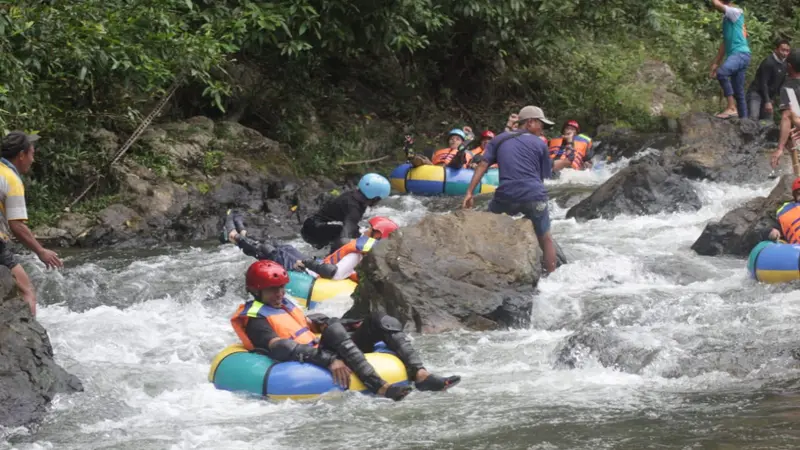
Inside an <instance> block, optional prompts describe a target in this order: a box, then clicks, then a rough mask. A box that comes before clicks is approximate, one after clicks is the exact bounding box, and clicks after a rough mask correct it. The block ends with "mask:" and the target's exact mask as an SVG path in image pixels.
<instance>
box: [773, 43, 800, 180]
mask: <svg viewBox="0 0 800 450" xmlns="http://www.w3.org/2000/svg"><path fill="white" fill-rule="evenodd" d="M786 69H787V71H788V72H789V78H787V79H786V82H785V83H783V86H781V92H780V96H781V103H780V105H779V106H778V109H780V111H781V134H780V137H779V138H778V149H777V150H775V152H774V153H773V154H772V168H773V169H774V168H777V167H778V163H779V162H780V159H781V155H783V149H784V148H786V144H787V143H789V135H790V134H791V132H792V107H791V105H790V104H789V94H788V93H787V92H786V90H787V89H792V90H794V93H795V96H796V97H797V98H798V100H800V50H797V49H795V50H792V51H791V52H790V53H789V57H788V58H786Z"/></svg>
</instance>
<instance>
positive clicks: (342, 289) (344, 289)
mask: <svg viewBox="0 0 800 450" xmlns="http://www.w3.org/2000/svg"><path fill="white" fill-rule="evenodd" d="M355 289H356V282H355V281H353V280H350V279H349V278H346V279H344V280H329V279H326V278H314V277H313V276H311V275H309V274H307V273H305V272H296V271H294V270H290V271H289V284H287V285H286V293H287V294H289V296H291V297H292V299H293V300H295V301H296V303H297V304H298V305H300V306H302V307H303V308H306V309H308V310H311V309H314V308H316V307H317V305H319V304H320V303H321V302H324V301H325V300H329V299H331V298H333V297H339V296H342V295H350V294H352V293H353V291H354V290H355Z"/></svg>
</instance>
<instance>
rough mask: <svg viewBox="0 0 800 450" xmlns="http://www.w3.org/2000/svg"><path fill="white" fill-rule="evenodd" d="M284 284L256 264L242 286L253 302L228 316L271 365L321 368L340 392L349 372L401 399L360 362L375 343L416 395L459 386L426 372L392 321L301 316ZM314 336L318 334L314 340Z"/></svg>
mask: <svg viewBox="0 0 800 450" xmlns="http://www.w3.org/2000/svg"><path fill="white" fill-rule="evenodd" d="M288 282H289V276H288V274H287V272H286V269H285V268H284V267H283V266H281V265H280V264H278V263H277V262H274V261H256V262H254V263H253V264H251V265H250V267H249V268H248V269H247V273H246V275H245V284H246V287H247V292H248V293H249V294H250V295H252V297H253V298H252V299H251V300H248V301H246V302H245V303H243V304H242V305H240V306H239V308H238V309H237V310H236V312H235V313H234V315H233V317H231V325H232V326H233V329H234V331H235V332H236V335H237V336H239V339H241V341H242V344H243V345H244V347H245V348H246V349H248V350H256V349H258V350H260V351H262V352H264V353H265V354H266V355H267V356H269V357H270V358H272V359H273V360H276V361H300V362H306V363H309V364H314V365H317V366H319V367H323V368H327V369H328V370H330V372H331V374H332V375H333V380H334V382H335V383H336V384H338V385H339V386H341V387H343V388H347V387H349V384H350V374H351V373H352V372H355V373H356V375H357V376H358V378H359V379H360V380H361V382H362V383H364V385H365V386H366V387H367V388H368V389H369V390H370V391H371V392H373V393H375V394H377V395H380V396H384V397H387V398H391V399H392V400H395V401H399V400H402V399H403V398H405V397H406V396H407V395H408V394H409V393H410V392H411V387H409V386H396V385H391V384H389V383H387V382H386V381H384V380H383V379H382V378H381V377H380V376H379V375H378V374H377V372H376V371H375V369H374V368H373V367H372V366H371V365H370V363H369V362H368V361H367V359H366V358H365V357H364V353H368V352H372V351H374V347H375V344H376V343H377V342H380V341H383V342H384V343H385V344H386V346H387V347H388V348H389V349H390V350H391V351H393V352H394V353H395V354H396V355H397V356H398V357H399V358H400V360H401V361H403V364H405V366H406V370H407V372H408V379H409V380H411V381H413V382H414V386H415V387H416V388H417V389H418V390H420V391H444V390H446V389H449V388H451V387H453V386H455V385H456V384H458V383H459V382H460V381H461V377H460V376H457V375H455V376H449V377H441V376H438V375H434V374H432V373H430V372H428V371H427V370H426V369H425V366H424V364H423V363H422V360H421V359H420V357H419V354H418V353H417V352H416V350H415V349H414V347H412V346H411V342H409V339H408V337H407V336H406V334H405V333H403V326H402V324H401V323H400V321H399V320H397V319H396V318H394V317H392V316H389V315H386V314H383V313H378V312H376V313H372V314H371V315H370V316H369V317H368V318H366V319H364V320H363V321H349V320H342V319H338V318H329V317H326V316H324V315H322V314H312V315H309V316H306V315H305V314H304V313H303V311H302V310H301V309H300V307H299V306H297V305H296V304H294V303H293V302H292V301H291V300H290V299H288V298H287V297H286V290H285V286H286V284H287V283H288ZM314 333H321V336H320V339H317V337H316V336H315V335H314Z"/></svg>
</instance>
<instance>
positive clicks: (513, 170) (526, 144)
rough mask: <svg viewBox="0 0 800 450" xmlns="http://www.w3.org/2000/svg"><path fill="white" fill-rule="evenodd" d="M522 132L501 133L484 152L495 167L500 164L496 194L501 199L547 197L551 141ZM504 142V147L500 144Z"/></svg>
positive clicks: (541, 199)
mask: <svg viewBox="0 0 800 450" xmlns="http://www.w3.org/2000/svg"><path fill="white" fill-rule="evenodd" d="M518 133H519V132H518V131H506V132H505V133H501V134H500V135H498V136H497V137H495V138H494V139H492V140H491V141H489V144H488V145H487V146H486V151H485V152H484V154H483V157H484V159H485V160H486V162H488V163H489V165H490V166H491V165H492V164H494V163H497V164H498V165H499V166H500V167H499V171H500V186H498V187H497V190H496V191H495V193H494V196H495V198H497V199H498V200H500V201H505V202H511V203H524V202H536V201H544V200H547V189H546V188H545V187H544V183H542V180H544V179H546V178H550V176H551V175H552V165H551V161H550V155H549V154H548V151H547V144H545V143H544V141H542V139H541V138H540V137H538V136H534V135H532V134H530V133H527V132H525V133H522V134H519V135H518V136H515V137H511V138H508V139H506V137H507V136H509V135H516V134H518ZM498 142H501V144H500V148H497V143H498Z"/></svg>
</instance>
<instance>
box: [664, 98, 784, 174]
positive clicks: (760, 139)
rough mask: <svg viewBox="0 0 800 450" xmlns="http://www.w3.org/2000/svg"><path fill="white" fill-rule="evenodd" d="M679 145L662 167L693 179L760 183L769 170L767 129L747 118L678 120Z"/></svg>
mask: <svg viewBox="0 0 800 450" xmlns="http://www.w3.org/2000/svg"><path fill="white" fill-rule="evenodd" d="M680 130H681V133H680V144H679V146H677V147H675V148H670V149H668V150H667V151H665V152H664V155H663V164H664V165H665V166H666V167H669V168H671V169H672V170H673V171H674V172H676V173H678V174H681V175H683V176H686V177H689V178H693V179H707V180H712V181H722V182H727V183H743V182H750V181H761V180H764V179H765V178H766V177H767V176H768V175H769V174H770V172H771V171H772V168H771V166H770V164H769V158H767V157H766V155H765V153H764V152H765V149H766V148H767V147H770V146H772V145H767V144H766V142H767V137H768V136H767V135H768V132H769V128H768V127H766V128H765V127H761V126H760V125H759V124H758V123H757V122H755V121H752V120H749V119H742V120H740V119H729V120H722V119H717V118H715V117H713V116H711V115H709V114H705V113H691V114H687V115H685V116H683V117H681V119H680Z"/></svg>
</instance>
